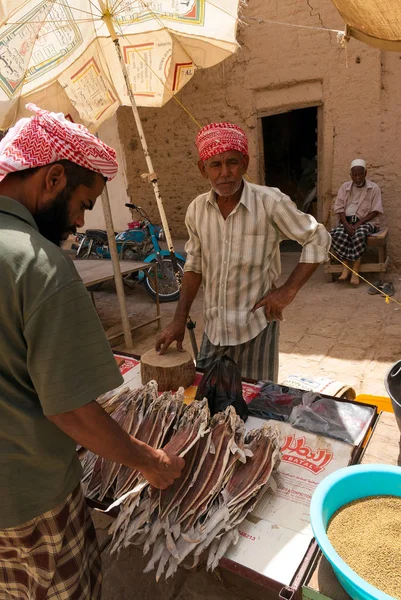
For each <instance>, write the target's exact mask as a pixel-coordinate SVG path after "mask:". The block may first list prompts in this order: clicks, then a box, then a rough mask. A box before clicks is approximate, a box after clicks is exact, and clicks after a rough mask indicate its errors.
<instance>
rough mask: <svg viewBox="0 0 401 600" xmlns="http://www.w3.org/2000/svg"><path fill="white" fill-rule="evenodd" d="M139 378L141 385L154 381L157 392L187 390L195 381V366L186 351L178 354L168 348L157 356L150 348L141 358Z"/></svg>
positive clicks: (174, 349)
mask: <svg viewBox="0 0 401 600" xmlns="http://www.w3.org/2000/svg"><path fill="white" fill-rule="evenodd" d="M141 378H142V385H145V384H146V383H148V382H149V381H151V380H152V379H154V380H155V381H156V382H157V385H158V388H159V392H167V391H169V390H177V389H178V388H179V387H181V386H182V387H183V388H187V387H189V386H190V385H192V384H193V382H194V380H195V364H194V361H193V358H192V356H191V355H190V353H189V352H187V351H186V350H185V351H184V352H179V351H178V350H176V348H172V347H171V346H170V347H169V348H167V350H166V352H165V354H157V352H156V350H155V349H154V348H152V350H149V351H148V352H145V354H142V356H141Z"/></svg>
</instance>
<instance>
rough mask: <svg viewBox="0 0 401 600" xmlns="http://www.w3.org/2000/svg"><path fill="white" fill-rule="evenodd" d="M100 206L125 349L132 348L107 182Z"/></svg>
mask: <svg viewBox="0 0 401 600" xmlns="http://www.w3.org/2000/svg"><path fill="white" fill-rule="evenodd" d="M102 206H103V214H104V220H105V222H106V231H107V239H108V242H109V250H110V256H111V262H112V264H113V272H114V281H115V284H116V292H117V298H118V304H119V306H120V315H121V323H122V327H123V333H124V342H125V347H126V348H127V350H132V335H131V327H130V323H129V319H128V310H127V303H126V299H125V291H124V283H123V276H122V275H121V269H120V261H119V258H118V251H117V244H116V238H115V235H114V225H113V217H112V214H111V208H110V200H109V193H108V190H107V184H106V185H105V186H104V190H103V192H102Z"/></svg>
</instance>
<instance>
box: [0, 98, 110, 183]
mask: <svg viewBox="0 0 401 600" xmlns="http://www.w3.org/2000/svg"><path fill="white" fill-rule="evenodd" d="M26 108H28V109H29V110H31V111H32V112H34V113H36V114H35V116H34V117H30V118H27V119H20V120H19V121H18V122H17V123H16V124H15V125H14V127H11V128H10V129H9V131H8V133H7V135H6V136H4V138H3V139H2V140H1V142H0V181H1V180H2V179H4V177H5V176H6V175H8V174H9V173H15V172H16V171H23V170H25V169H32V168H34V167H44V166H45V165H49V164H51V163H54V162H57V161H58V160H69V161H71V162H73V163H75V164H77V165H79V166H81V167H85V168H86V169H90V170H91V171H95V173H100V174H101V175H103V177H105V178H106V179H107V180H108V181H110V179H113V177H114V176H115V175H116V173H117V171H118V163H117V160H116V151H115V150H114V149H113V148H110V147H109V146H107V145H106V144H104V143H103V142H102V141H101V140H99V139H98V138H97V137H96V136H95V135H93V134H92V133H90V132H89V131H88V130H87V129H86V127H84V125H80V124H79V123H72V122H71V121H69V120H67V119H66V118H65V117H64V115H63V114H61V113H58V114H56V113H51V112H48V111H47V110H42V109H41V108H38V107H37V106H35V105H34V104H27V105H26Z"/></svg>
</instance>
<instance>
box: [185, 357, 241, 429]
mask: <svg viewBox="0 0 401 600" xmlns="http://www.w3.org/2000/svg"><path fill="white" fill-rule="evenodd" d="M203 398H207V401H208V404H209V410H210V414H211V415H215V414H216V413H218V412H221V411H223V410H225V409H226V408H227V406H233V407H234V408H235V411H236V413H237V414H238V415H239V416H240V417H241V419H243V420H244V421H246V419H247V418H248V407H247V405H246V402H245V400H244V397H243V395H242V384H241V374H240V372H239V369H238V367H237V365H236V363H235V361H234V360H233V359H232V358H230V357H229V356H222V358H219V359H217V360H216V361H215V362H214V363H213V364H212V365H210V367H209V368H208V369H207V370H206V371H205V374H204V376H203V377H202V379H201V382H200V384H199V386H198V390H197V392H196V399H197V400H202V399H203Z"/></svg>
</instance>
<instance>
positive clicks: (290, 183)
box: [262, 106, 317, 252]
mask: <svg viewBox="0 0 401 600" xmlns="http://www.w3.org/2000/svg"><path fill="white" fill-rule="evenodd" d="M262 130H263V149H264V162H265V165H264V166H265V185H268V186H271V187H277V188H279V189H280V190H281V191H282V192H284V193H285V194H288V196H289V197H290V198H291V200H293V201H294V202H295V203H296V205H297V207H298V208H299V210H302V211H303V212H306V213H309V214H313V215H314V216H315V217H316V214H317V107H316V106H312V107H310V108H301V109H297V110H292V111H290V112H286V113H281V114H278V115H271V116H269V117H263V118H262ZM281 249H282V250H283V251H286V252H292V251H299V250H300V246H299V244H297V243H296V242H292V241H285V242H283V243H282V246H281Z"/></svg>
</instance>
